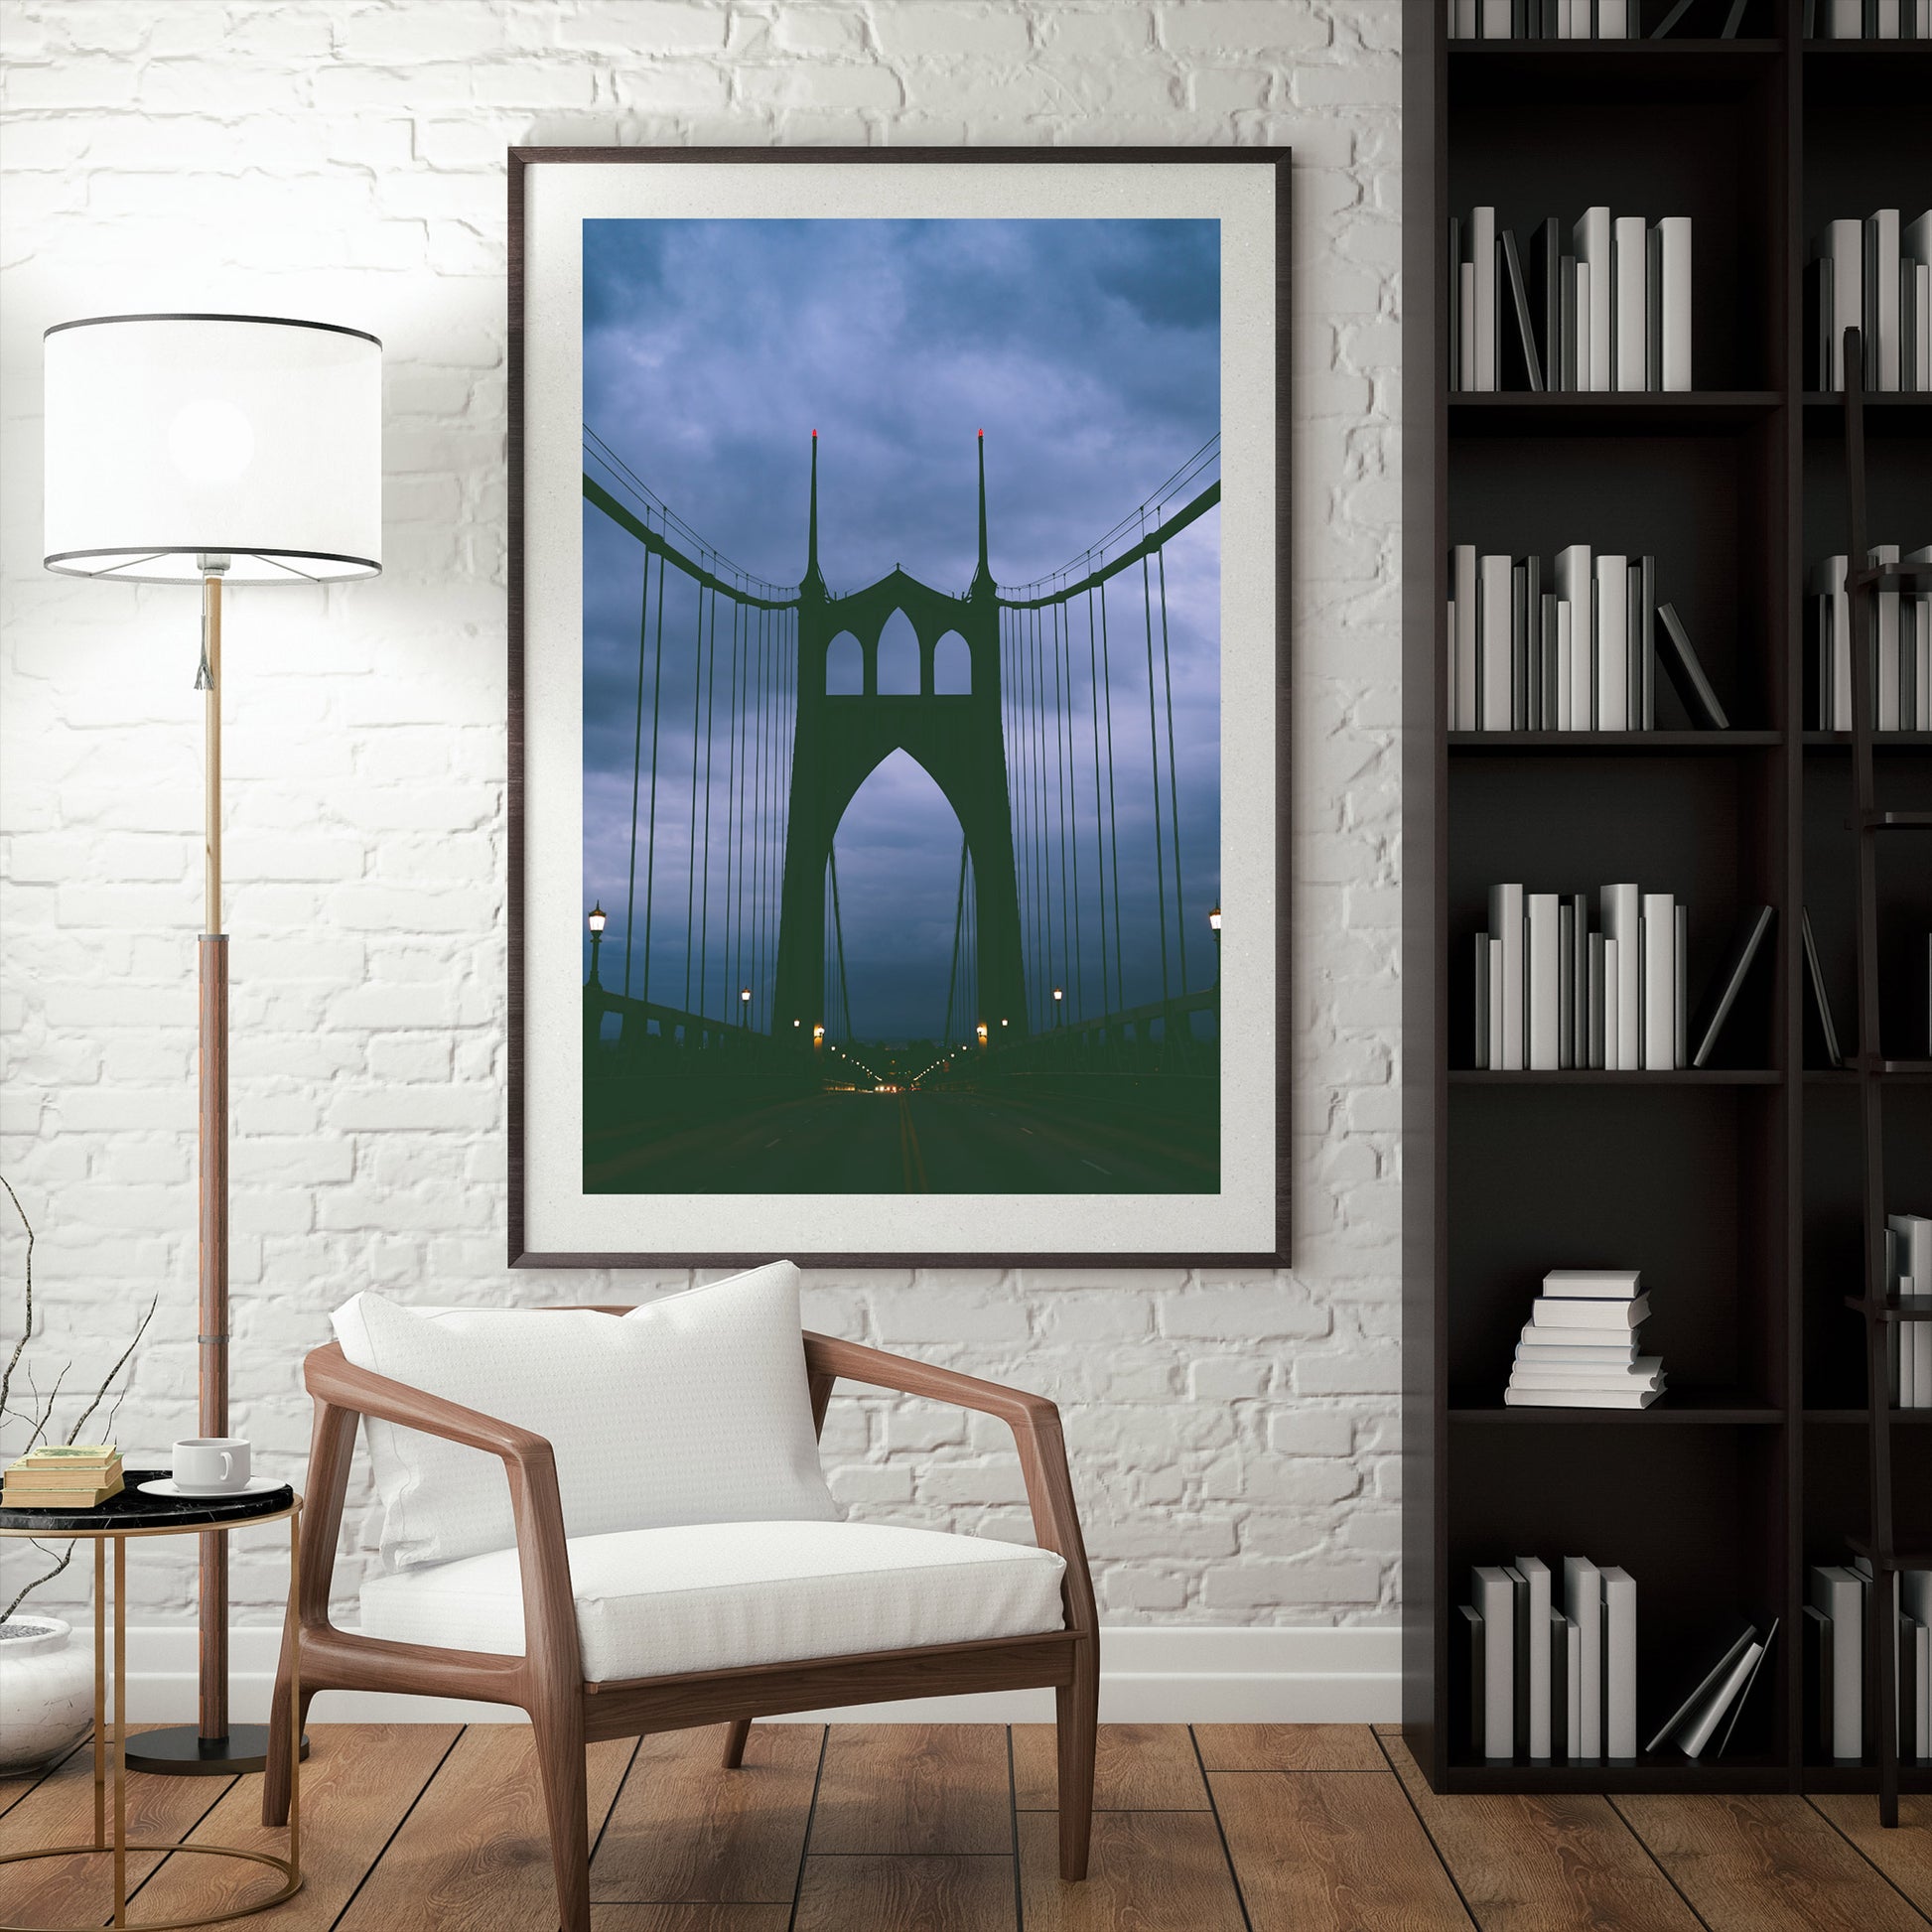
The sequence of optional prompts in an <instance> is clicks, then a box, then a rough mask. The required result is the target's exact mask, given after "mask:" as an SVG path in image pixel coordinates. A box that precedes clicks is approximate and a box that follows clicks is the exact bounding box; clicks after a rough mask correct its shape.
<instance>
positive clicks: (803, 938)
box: [772, 430, 1027, 1039]
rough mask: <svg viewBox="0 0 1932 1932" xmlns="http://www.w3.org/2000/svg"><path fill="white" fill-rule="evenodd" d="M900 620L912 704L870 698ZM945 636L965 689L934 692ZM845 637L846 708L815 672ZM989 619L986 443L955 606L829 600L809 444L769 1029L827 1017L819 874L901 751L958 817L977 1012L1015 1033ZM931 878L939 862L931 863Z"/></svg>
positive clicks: (1000, 746)
mask: <svg viewBox="0 0 1932 1932" xmlns="http://www.w3.org/2000/svg"><path fill="white" fill-rule="evenodd" d="M895 611H902V612H903V613H904V614H905V617H906V618H907V620H908V621H910V623H911V625H912V629H913V632H914V634H915V635H916V636H917V638H918V641H919V688H918V691H917V692H916V693H905V694H892V693H882V692H881V691H880V689H879V639H880V636H881V633H882V632H883V631H884V630H885V628H886V625H887V622H888V621H890V619H891V618H892V616H893V613H894V612H895ZM948 631H956V632H958V633H959V635H960V636H961V637H963V638H964V639H965V642H966V646H967V652H968V660H969V663H970V665H971V689H970V691H968V692H966V693H965V694H963V695H960V694H949V695H946V696H940V695H938V694H937V693H936V691H935V687H934V678H933V654H934V650H935V648H936V646H937V645H938V643H939V640H940V639H941V638H942V637H943V636H944V635H945V634H946V633H947V632H948ZM846 632H849V633H850V634H851V635H852V636H854V637H855V638H857V639H858V642H859V647H860V652H861V658H862V662H863V665H864V678H863V682H862V685H861V689H860V691H859V693H858V695H856V696H838V697H834V696H831V695H828V693H827V691H826V688H825V685H826V661H827V656H828V653H829V650H830V647H831V644H832V641H833V639H834V638H835V637H838V636H840V635H841V634H843V633H846ZM1001 716H1002V709H1001V688H1000V609H999V603H998V598H997V594H996V592H995V590H994V585H993V572H992V570H991V568H990V566H989V564H988V562H987V544H986V441H985V433H984V432H983V431H982V432H981V435H980V439H979V563H978V566H977V567H976V568H975V570H974V572H973V581H972V584H971V586H970V587H969V588H968V590H967V592H966V594H965V595H964V596H963V597H953V596H948V595H947V594H946V593H945V592H943V591H935V590H933V589H932V588H931V587H930V586H928V585H925V584H921V583H920V582H918V580H917V579H915V578H912V577H908V576H907V575H906V574H905V572H904V571H902V570H900V569H899V568H898V567H897V565H895V566H894V568H893V570H892V572H891V574H890V575H888V576H886V577H882V578H881V579H880V580H879V582H878V583H876V584H872V585H869V586H868V587H867V588H866V589H864V590H861V591H854V592H852V593H851V594H850V595H849V596H846V597H831V596H829V595H828V594H827V592H826V589H825V579H824V577H823V576H822V575H821V573H820V571H819V567H818V432H817V431H816V430H814V431H813V432H812V473H811V510H810V517H809V520H808V525H807V537H806V564H805V575H804V579H803V581H802V582H801V583H800V585H799V589H798V708H797V722H796V725H795V728H794V741H793V747H792V766H791V808H790V814H789V817H788V820H787V823H786V829H785V870H784V893H783V901H782V905H781V907H780V911H779V918H778V965H777V989H776V990H777V1001H776V1006H775V1009H774V1011H773V1015H772V1031H773V1033H774V1034H775V1035H777V1036H778V1037H779V1038H781V1039H782V1038H783V1037H784V1036H785V1035H788V1034H789V1035H793V1036H794V1037H796V1036H800V1035H802V1036H803V1037H805V1038H810V1037H811V1029H812V1028H813V1027H814V1026H816V1025H819V1024H821V1023H823V1022H825V1021H826V1020H828V1018H829V1012H828V1006H827V997H826V995H827V988H826V985H825V943H826V929H825V875H826V867H827V865H828V863H829V862H830V859H831V856H832V840H833V837H834V835H835V834H836V833H837V831H838V828H839V821H840V820H841V819H843V818H844V816H845V812H846V807H847V806H848V805H850V804H851V802H852V798H853V794H854V793H855V792H857V791H858V789H859V787H860V786H861V785H862V784H864V783H865V781H866V779H867V778H868V777H869V776H870V775H871V774H872V772H873V771H874V770H875V769H876V768H877V767H878V766H879V764H880V763H881V762H882V761H883V760H884V759H887V758H889V757H891V756H892V754H893V753H894V752H897V751H903V752H905V753H907V754H909V756H911V757H912V758H914V759H917V760H918V762H919V763H920V764H921V765H922V766H924V768H925V769H926V771H927V772H929V773H930V774H931V776H932V778H933V781H934V782H935V783H936V784H937V785H938V787H939V789H940V791H941V792H942V793H943V794H944V795H945V798H946V801H947V803H948V804H950V805H951V806H952V808H953V811H954V812H955V813H956V814H957V815H958V818H959V823H960V828H961V830H962V831H963V832H964V834H965V838H966V846H967V850H968V851H969V852H970V854H971V855H972V862H973V888H974V901H973V903H974V911H975V913H976V915H977V921H978V956H977V959H976V961H975V964H976V966H977V969H978V984H979V1012H978V1013H977V1014H968V1015H966V1016H965V1021H966V1024H967V1026H969V1027H970V1026H971V1025H972V1024H973V1022H974V1021H976V1020H983V1021H985V1022H986V1023H987V1025H988V1026H989V1027H990V1028H991V1030H992V1032H993V1034H994V1035H995V1036H996V1037H998V1036H999V1035H1000V1033H1001V1029H1002V1023H1003V1022H1004V1023H1005V1036H1006V1037H1007V1038H1008V1039H1012V1038H1013V1037H1014V1036H1015V1035H1021V1034H1025V1033H1026V1031H1027V986H1026V974H1025V968H1024V967H1023V965H1022V963H1021V961H1022V950H1021V935H1020V893H1019V885H1018V879H1017V875H1016V872H1015V866H1014V855H1013V812H1012V806H1011V803H1010V795H1009V791H1008V782H1007V760H1006V741H1005V738H1004V735H1003V732H1002V729H1001ZM932 864H933V866H934V869H935V870H936V871H940V872H949V871H950V868H951V866H952V864H953V861H952V858H951V855H950V854H947V853H941V852H935V853H934V854H933V855H932Z"/></svg>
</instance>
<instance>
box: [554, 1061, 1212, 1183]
mask: <svg viewBox="0 0 1932 1932" xmlns="http://www.w3.org/2000/svg"><path fill="white" fill-rule="evenodd" d="M1081 1084H1082V1085H1083V1086H1090V1087H1091V1088H1093V1089H1097V1090H1099V1091H1095V1092H1094V1093H1093V1096H1092V1099H1091V1100H1090V1101H1088V1102H1087V1104H1081V1099H1076V1098H1074V1097H1070V1096H1068V1095H1067V1094H1066V1093H1065V1092H1064V1091H1060V1092H1055V1093H1052V1094H1042V1095H1040V1096H1039V1097H1037V1098H1034V1097H1028V1098H1023V1099H1016V1098H1013V1097H1010V1096H1009V1095H1008V1094H1007V1093H1006V1092H1005V1091H998V1092H994V1091H985V1092H982V1091H973V1090H964V1091H962V1090H949V1089H940V1090H920V1091H917V1092H906V1091H901V1092H898V1093H874V1092H869V1091H860V1092H849V1093H842V1092H825V1093H814V1094H808V1095H804V1096H802V1097H792V1098H789V1099H781V1100H776V1101H773V1102H772V1103H770V1104H768V1105H764V1106H760V1107H759V1108H757V1109H756V1110H754V1111H751V1112H744V1111H734V1112H732V1113H731V1114H730V1115H729V1117H727V1118H722V1119H713V1120H709V1121H705V1120H698V1121H694V1122H693V1123H692V1124H690V1125H688V1126H679V1125H678V1124H676V1122H674V1121H670V1120H664V1119H662V1118H660V1119H658V1120H656V1121H653V1122H652V1123H651V1124H650V1125H649V1126H648V1127H641V1126H638V1125H626V1126H615V1125H614V1126H603V1127H598V1126H593V1127H592V1128H591V1130H590V1131H589V1132H588V1133H587V1135H586V1141H585V1162H584V1186H585V1190H586V1191H587V1192H589V1193H760V1194H763V1193H772V1194H791V1193H797V1194H808V1193H809V1194H822V1193H855V1194H866V1193H879V1194H897V1193H963V1194H976V1193H989V1194H991V1193H1014V1194H1020V1193H1040V1194H1095V1193H1103V1194H1104V1193H1197V1192H1213V1191H1214V1190H1215V1189H1217V1188H1218V1186H1219V1184H1220V1181H1219V1161H1218V1145H1217V1143H1218V1135H1217V1132H1216V1129H1215V1125H1214V1123H1213V1121H1212V1119H1211V1116H1210V1117H1209V1118H1207V1119H1202V1118H1200V1117H1198V1114H1197V1112H1196V1111H1195V1110H1194V1109H1187V1110H1185V1111H1181V1112H1175V1111H1172V1110H1170V1109H1169V1108H1168V1107H1167V1106H1165V1105H1160V1104H1159V1103H1149V1102H1147V1101H1146V1100H1145V1098H1144V1095H1143V1093H1142V1092H1140V1091H1135V1090H1139V1089H1143V1088H1144V1087H1145V1086H1147V1085H1149V1084H1154V1085H1164V1084H1166V1083H1159V1082H1157V1083H1145V1082H1142V1081H1139V1080H1120V1081H1118V1082H1117V1081H1115V1080H1113V1079H1109V1078H1107V1077H1106V1076H1099V1077H1097V1078H1095V1079H1093V1080H1092V1081H1090V1082H1082V1083H1081ZM1189 1084H1192V1083H1189ZM1201 1085H1202V1086H1203V1087H1206V1086H1207V1085H1208V1083H1206V1082H1202V1083H1201ZM1081 1098H1084V1096H1081Z"/></svg>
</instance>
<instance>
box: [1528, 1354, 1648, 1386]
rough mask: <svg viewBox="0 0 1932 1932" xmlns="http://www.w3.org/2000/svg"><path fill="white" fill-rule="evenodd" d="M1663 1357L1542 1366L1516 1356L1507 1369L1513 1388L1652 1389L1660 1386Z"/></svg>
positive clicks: (1642, 1356) (1643, 1356)
mask: <svg viewBox="0 0 1932 1932" xmlns="http://www.w3.org/2000/svg"><path fill="white" fill-rule="evenodd" d="M1663 1372H1664V1358H1663V1357H1662V1356H1661V1355H1639V1356H1638V1357H1637V1359H1636V1360H1635V1361H1634V1362H1632V1363H1630V1364H1629V1365H1628V1367H1625V1368H1572V1367H1566V1366H1563V1365H1562V1364H1554V1365H1552V1366H1550V1367H1547V1368H1546V1367H1545V1366H1543V1364H1541V1363H1540V1362H1526V1361H1523V1360H1520V1359H1519V1360H1518V1361H1517V1362H1516V1363H1515V1365H1514V1366H1513V1367H1512V1368H1511V1369H1510V1371H1509V1386H1510V1387H1511V1388H1512V1389H1637V1388H1644V1389H1654V1388H1661V1387H1662V1386H1663V1379H1662V1378H1663Z"/></svg>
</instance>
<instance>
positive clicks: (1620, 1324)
mask: <svg viewBox="0 0 1932 1932" xmlns="http://www.w3.org/2000/svg"><path fill="white" fill-rule="evenodd" d="M1649 1313H1650V1296H1649V1293H1648V1291H1646V1292H1645V1293H1644V1294H1642V1295H1639V1296H1637V1297H1636V1298H1635V1299H1634V1300H1632V1301H1628V1302H1599V1301H1594V1300H1591V1299H1588V1298H1587V1297H1578V1298H1577V1299H1576V1300H1574V1301H1573V1300H1572V1299H1571V1298H1569V1297H1568V1296H1558V1295H1544V1296H1540V1297H1539V1298H1538V1299H1537V1300H1536V1301H1534V1302H1532V1303H1531V1304H1530V1327H1532V1328H1591V1329H1595V1330H1597V1331H1598V1332H1600V1333H1603V1334H1607V1335H1613V1336H1616V1337H1618V1338H1619V1339H1620V1338H1621V1337H1622V1336H1623V1335H1624V1334H1626V1333H1627V1332H1628V1331H1629V1330H1630V1329H1632V1328H1635V1327H1636V1326H1637V1325H1638V1324H1639V1323H1640V1322H1642V1321H1644V1320H1645V1319H1646V1318H1647V1317H1648V1315H1649ZM1525 1332H1526V1333H1527V1330H1525Z"/></svg>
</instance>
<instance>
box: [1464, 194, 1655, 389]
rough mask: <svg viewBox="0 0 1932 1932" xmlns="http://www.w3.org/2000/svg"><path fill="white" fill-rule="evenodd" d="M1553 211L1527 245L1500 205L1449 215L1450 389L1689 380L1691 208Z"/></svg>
mask: <svg viewBox="0 0 1932 1932" xmlns="http://www.w3.org/2000/svg"><path fill="white" fill-rule="evenodd" d="M1564 233H1565V231H1564V224H1563V223H1562V222H1561V221H1560V220H1558V219H1557V217H1556V216H1555V215H1552V216H1551V217H1550V218H1549V219H1548V220H1546V221H1544V222H1543V223H1541V225H1539V226H1538V227H1536V228H1535V229H1533V230H1532V231H1531V234H1530V245H1529V249H1528V252H1527V254H1525V252H1524V250H1523V249H1521V248H1520V247H1519V246H1518V245H1517V240H1516V231H1515V230H1514V229H1513V228H1501V229H1499V228H1498V227H1497V225H1496V210H1495V209H1494V208H1493V207H1475V208H1471V209H1470V210H1469V218H1468V220H1467V221H1466V222H1464V221H1463V220H1462V219H1461V218H1460V217H1459V216H1454V215H1451V216H1450V217H1449V387H1450V388H1451V389H1453V390H1493V389H1534V390H1548V391H1553V392H1554V391H1558V390H1587V389H1595V390H1610V389H1626V390H1653V391H1661V390H1681V389H1689V388H1690V387H1691V217H1690V216H1689V215H1688V214H1667V215H1665V216H1663V217H1662V218H1661V219H1659V220H1656V221H1648V220H1646V219H1645V218H1644V216H1642V215H1641V214H1617V215H1613V214H1611V212H1610V210H1609V209H1608V208H1607V207H1592V208H1587V209H1586V210H1585V211H1584V215H1583V218H1582V219H1581V220H1579V221H1577V222H1575V223H1574V224H1572V226H1571V227H1570V230H1569V245H1568V248H1567V249H1566V246H1565V240H1564Z"/></svg>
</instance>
